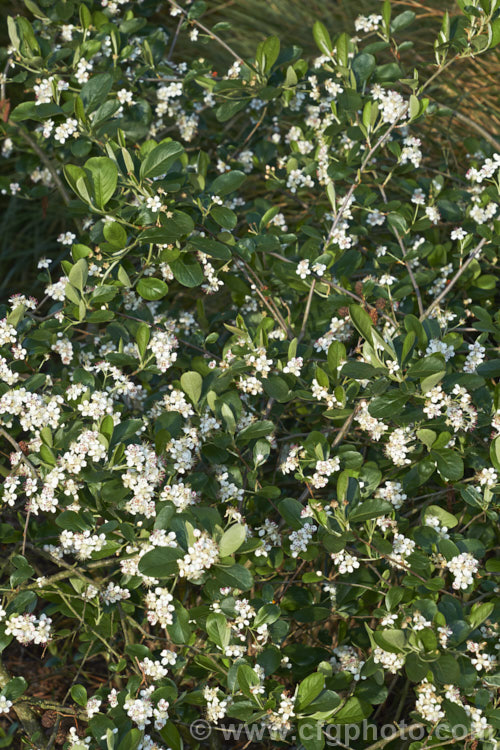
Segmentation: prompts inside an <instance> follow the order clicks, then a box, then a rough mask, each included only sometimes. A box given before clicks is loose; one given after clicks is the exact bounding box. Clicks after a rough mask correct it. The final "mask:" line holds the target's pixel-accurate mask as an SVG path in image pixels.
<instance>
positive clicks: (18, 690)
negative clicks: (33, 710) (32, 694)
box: [1, 677, 28, 702]
mask: <svg viewBox="0 0 500 750" xmlns="http://www.w3.org/2000/svg"><path fill="white" fill-rule="evenodd" d="M27 688H28V683H27V682H26V680H25V679H24V677H13V678H12V679H11V680H9V681H8V683H7V684H6V685H5V687H4V688H3V690H2V693H1V694H2V695H3V696H4V697H5V698H7V700H10V701H13V702H15V701H17V699H18V698H20V697H21V695H22V694H23V693H24V692H26V690H27Z"/></svg>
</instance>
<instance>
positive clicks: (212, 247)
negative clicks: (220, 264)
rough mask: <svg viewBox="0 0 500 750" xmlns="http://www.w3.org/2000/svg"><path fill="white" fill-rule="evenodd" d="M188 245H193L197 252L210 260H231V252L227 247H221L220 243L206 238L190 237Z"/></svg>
mask: <svg viewBox="0 0 500 750" xmlns="http://www.w3.org/2000/svg"><path fill="white" fill-rule="evenodd" d="M189 244H190V245H193V246H194V247H195V248H196V249H197V250H201V251H202V252H203V253H205V254H206V255H210V256H211V257H212V258H217V259H218V260H230V259H231V250H230V249H229V248H228V247H227V245H223V244H222V242H217V241H216V240H212V239H209V238H208V237H190V238H189Z"/></svg>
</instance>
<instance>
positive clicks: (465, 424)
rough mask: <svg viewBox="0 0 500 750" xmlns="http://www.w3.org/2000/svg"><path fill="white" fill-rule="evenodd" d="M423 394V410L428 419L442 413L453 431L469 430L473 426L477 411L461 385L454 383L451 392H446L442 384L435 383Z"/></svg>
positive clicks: (435, 417)
mask: <svg viewBox="0 0 500 750" xmlns="http://www.w3.org/2000/svg"><path fill="white" fill-rule="evenodd" d="M424 395H425V405H424V410H423V411H424V414H427V416H428V418H429V419H437V418H438V417H441V416H442V415H443V413H444V414H445V415H446V424H447V425H449V426H451V427H453V430H454V431H455V432H458V431H459V430H465V432H469V431H470V430H472V429H473V428H474V427H475V425H476V421H477V411H476V409H475V407H474V406H473V404H472V397H471V395H470V393H468V392H467V391H466V390H465V388H463V387H462V386H459V385H454V386H453V389H452V392H451V394H447V393H445V392H444V391H443V389H442V386H440V385H437V386H435V387H434V388H432V389H431V390H430V391H428V392H427V393H425V394H424Z"/></svg>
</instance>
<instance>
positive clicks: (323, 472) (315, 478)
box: [311, 456, 340, 489]
mask: <svg viewBox="0 0 500 750" xmlns="http://www.w3.org/2000/svg"><path fill="white" fill-rule="evenodd" d="M315 469H316V471H315V472H314V474H313V475H312V478H311V482H312V485H313V487H315V488H316V489H321V488H322V487H326V485H327V484H328V478H329V477H330V476H331V475H332V474H334V473H335V472H336V471H338V470H339V469H340V460H339V458H338V457H337V456H335V458H329V459H327V460H326V461H316V466H315Z"/></svg>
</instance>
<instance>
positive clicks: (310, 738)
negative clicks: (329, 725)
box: [296, 718, 326, 750]
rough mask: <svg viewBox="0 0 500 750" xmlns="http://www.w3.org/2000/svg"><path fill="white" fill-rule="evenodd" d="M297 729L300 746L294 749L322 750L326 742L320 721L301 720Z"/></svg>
mask: <svg viewBox="0 0 500 750" xmlns="http://www.w3.org/2000/svg"><path fill="white" fill-rule="evenodd" d="M297 728H298V739H299V740H300V746H299V745H297V746H296V747H300V748H302V747H303V748H305V750H323V748H324V747H325V741H326V740H325V735H324V734H323V728H322V722H321V721H314V719H312V718H307V719H301V720H300V721H299V723H298V727H297Z"/></svg>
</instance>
